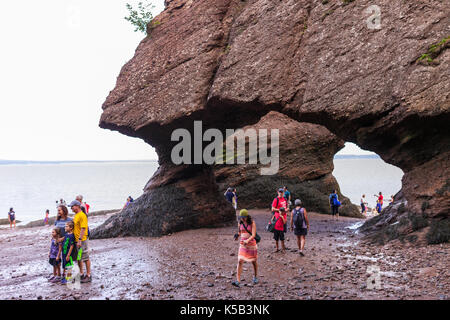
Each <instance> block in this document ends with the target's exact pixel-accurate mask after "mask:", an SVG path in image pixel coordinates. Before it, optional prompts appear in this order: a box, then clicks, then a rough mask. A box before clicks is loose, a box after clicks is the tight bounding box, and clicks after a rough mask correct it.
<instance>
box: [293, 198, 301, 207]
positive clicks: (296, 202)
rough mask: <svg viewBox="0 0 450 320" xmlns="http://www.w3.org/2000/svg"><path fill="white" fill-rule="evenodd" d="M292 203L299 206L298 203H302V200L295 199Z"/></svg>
mask: <svg viewBox="0 0 450 320" xmlns="http://www.w3.org/2000/svg"><path fill="white" fill-rule="evenodd" d="M294 203H295V205H296V206H299V205H301V204H302V200H300V199H296V200H295V202H294Z"/></svg>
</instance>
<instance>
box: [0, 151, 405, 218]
mask: <svg viewBox="0 0 450 320" xmlns="http://www.w3.org/2000/svg"><path fill="white" fill-rule="evenodd" d="M334 165H335V170H334V172H333V174H334V176H335V177H336V178H337V180H338V182H339V185H340V187H341V191H342V193H343V194H344V195H346V196H347V197H349V198H350V200H351V201H352V202H353V203H355V204H357V205H359V199H360V197H361V194H362V193H365V194H366V198H367V199H368V202H369V205H370V206H373V205H374V203H375V201H376V198H375V197H374V196H373V195H374V194H378V192H379V191H382V192H383V194H384V195H385V198H386V199H388V198H389V197H390V195H391V194H392V195H394V194H395V193H396V192H397V191H399V190H400V188H401V178H402V176H403V172H402V171H401V170H400V169H398V168H396V167H394V166H391V165H388V164H386V163H384V162H383V161H382V160H381V159H335V160H334ZM157 168H158V163H157V162H155V161H142V162H106V163H70V164H69V163H66V164H29V165H0V218H7V213H8V210H9V208H10V207H14V211H15V212H16V219H18V220H21V221H23V222H29V221H33V220H37V219H43V218H44V216H45V210H46V209H49V210H50V216H54V215H56V205H55V201H56V200H59V199H60V198H63V199H65V200H66V201H67V202H70V201H72V200H73V199H74V198H75V196H76V195H77V194H82V195H83V196H84V197H85V201H86V202H87V203H89V204H90V205H91V210H93V211H98V210H109V209H119V208H122V206H123V205H124V203H125V201H126V198H127V197H128V196H130V195H131V196H132V197H133V198H137V197H139V196H140V195H141V194H142V189H143V188H144V186H145V184H146V183H147V181H148V180H149V179H150V177H151V176H152V175H153V174H154V172H155V171H156V170H157Z"/></svg>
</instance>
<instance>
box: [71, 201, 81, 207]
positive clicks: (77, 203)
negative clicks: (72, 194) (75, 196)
mask: <svg viewBox="0 0 450 320" xmlns="http://www.w3.org/2000/svg"><path fill="white" fill-rule="evenodd" d="M73 206H79V207H81V203H80V201H78V200H73V201H72V202H71V203H70V204H69V208H71V207H73Z"/></svg>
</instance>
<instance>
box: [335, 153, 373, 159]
mask: <svg viewBox="0 0 450 320" xmlns="http://www.w3.org/2000/svg"><path fill="white" fill-rule="evenodd" d="M340 159H381V157H380V156H379V155H377V154H364V155H357V154H338V155H335V156H334V160H340Z"/></svg>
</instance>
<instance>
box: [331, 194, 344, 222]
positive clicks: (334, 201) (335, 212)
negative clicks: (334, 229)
mask: <svg viewBox="0 0 450 320" xmlns="http://www.w3.org/2000/svg"><path fill="white" fill-rule="evenodd" d="M329 200H330V207H331V215H332V217H333V218H334V217H335V216H336V220H339V206H340V205H341V203H340V202H339V198H338V195H337V192H336V190H333V192H332V193H331V194H330V197H329Z"/></svg>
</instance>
